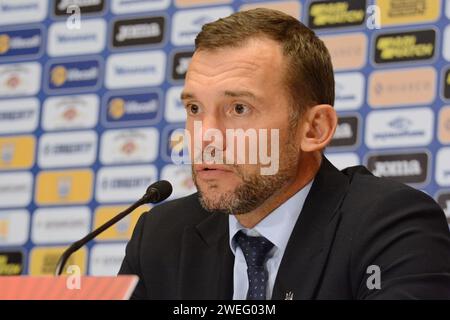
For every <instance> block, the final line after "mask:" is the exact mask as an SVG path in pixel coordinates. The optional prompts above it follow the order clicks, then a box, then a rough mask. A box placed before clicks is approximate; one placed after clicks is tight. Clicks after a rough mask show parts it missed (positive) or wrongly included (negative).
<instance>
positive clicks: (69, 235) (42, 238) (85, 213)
mask: <svg viewBox="0 0 450 320" xmlns="http://www.w3.org/2000/svg"><path fill="white" fill-rule="evenodd" d="M90 224H91V212H90V210H89V208H88V207H70V208H64V207H62V208H40V209H37V210H36V211H35V212H34V213H33V223H32V226H33V227H32V235H31V239H32V240H33V242H34V243H36V244H54V243H70V242H73V241H76V240H78V239H81V238H82V237H84V236H85V235H86V234H88V233H89V231H90Z"/></svg>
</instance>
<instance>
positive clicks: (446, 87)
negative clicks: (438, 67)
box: [442, 67, 450, 100]
mask: <svg viewBox="0 0 450 320" xmlns="http://www.w3.org/2000/svg"><path fill="white" fill-rule="evenodd" d="M442 85H443V90H442V91H443V96H444V98H445V99H448V100H450V67H447V69H446V70H445V72H444V79H443V81H442Z"/></svg>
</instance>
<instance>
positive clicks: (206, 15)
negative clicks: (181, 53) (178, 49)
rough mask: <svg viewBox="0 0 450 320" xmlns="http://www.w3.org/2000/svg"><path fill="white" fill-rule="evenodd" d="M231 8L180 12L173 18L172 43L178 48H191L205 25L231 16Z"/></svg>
mask: <svg viewBox="0 0 450 320" xmlns="http://www.w3.org/2000/svg"><path fill="white" fill-rule="evenodd" d="M232 13H233V8H231V7H211V8H205V9H192V10H180V11H177V12H175V14H174V15H173V18H172V21H173V22H172V37H171V38H172V43H173V44H174V45H176V46H191V45H193V44H194V39H195V37H196V36H197V34H198V33H199V32H200V30H201V28H202V26H203V25H204V24H205V23H208V22H212V21H215V20H217V19H219V18H223V17H226V16H229V15H230V14H232Z"/></svg>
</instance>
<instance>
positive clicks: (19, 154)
mask: <svg viewBox="0 0 450 320" xmlns="http://www.w3.org/2000/svg"><path fill="white" fill-rule="evenodd" d="M35 144H36V140H35V138H34V137H33V136H15V137H1V138H0V170H17V169H28V168H30V167H32V166H33V164H34V154H35V151H34V148H35Z"/></svg>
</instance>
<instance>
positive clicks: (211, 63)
mask: <svg viewBox="0 0 450 320" xmlns="http://www.w3.org/2000/svg"><path fill="white" fill-rule="evenodd" d="M282 59H283V53H282V49H281V45H280V44H279V43H277V42H275V41H273V40H270V39H265V38H264V39H251V40H249V41H247V42H245V43H243V44H241V45H239V46H237V47H229V46H226V47H223V48H216V49H198V50H196V51H195V52H194V55H193V57H192V60H191V65H193V67H212V68H215V67H218V66H221V65H226V64H230V63H235V64H237V65H239V66H241V67H243V68H250V69H251V68H252V67H253V68H256V67H258V66H260V65H261V64H264V63H269V64H270V65H273V64H277V63H280V62H281V60H282Z"/></svg>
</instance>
